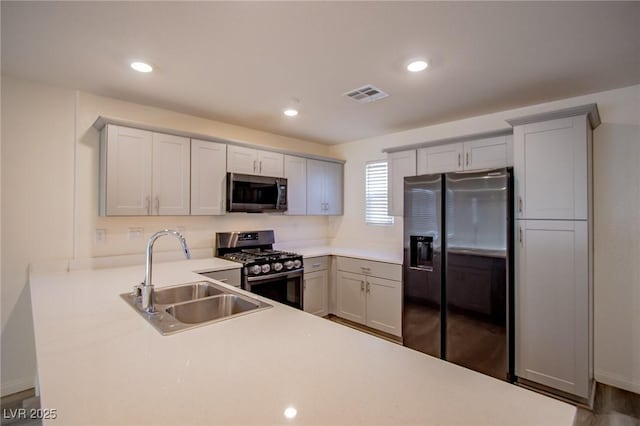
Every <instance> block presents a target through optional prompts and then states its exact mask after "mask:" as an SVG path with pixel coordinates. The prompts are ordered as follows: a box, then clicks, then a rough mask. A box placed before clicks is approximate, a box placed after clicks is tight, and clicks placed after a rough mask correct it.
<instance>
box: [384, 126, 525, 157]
mask: <svg viewBox="0 0 640 426" xmlns="http://www.w3.org/2000/svg"><path fill="white" fill-rule="evenodd" d="M512 134H513V129H500V130H492V131H490V132H483V133H473V134H470V135H463V136H454V137H452V138H444V139H436V140H432V141H426V142H420V143H415V144H411V145H402V146H394V147H391V148H384V149H383V150H382V152H386V153H387V154H391V153H393V152H401V151H409V150H412V149H420V148H427V147H431V146H436V145H446V144H450V143H458V142H469V141H473V140H477V139H487V138H494V137H497V136H506V135H512Z"/></svg>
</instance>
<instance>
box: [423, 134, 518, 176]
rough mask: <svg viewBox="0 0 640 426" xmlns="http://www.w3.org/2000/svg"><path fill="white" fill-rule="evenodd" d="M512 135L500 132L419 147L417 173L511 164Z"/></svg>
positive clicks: (457, 170)
mask: <svg viewBox="0 0 640 426" xmlns="http://www.w3.org/2000/svg"><path fill="white" fill-rule="evenodd" d="M512 146H513V137H512V136H511V135H500V136H494V137H489V138H481V139H474V140H470V141H466V142H458V143H449V144H446V145H438V146H431V147H426V148H420V149H418V159H417V163H418V167H417V171H418V175H424V174H431V173H448V172H460V171H463V170H481V169H497V168H500V167H507V166H510V165H511V164H512Z"/></svg>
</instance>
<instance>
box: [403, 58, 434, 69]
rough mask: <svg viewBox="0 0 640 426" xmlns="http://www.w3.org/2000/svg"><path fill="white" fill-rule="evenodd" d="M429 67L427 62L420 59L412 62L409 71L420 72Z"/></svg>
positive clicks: (408, 66)
mask: <svg viewBox="0 0 640 426" xmlns="http://www.w3.org/2000/svg"><path fill="white" fill-rule="evenodd" d="M428 66H429V64H427V61H423V60H422V59H420V60H416V61H411V62H410V63H409V65H407V70H408V71H411V72H420V71H422V70H425V69H427V67H428Z"/></svg>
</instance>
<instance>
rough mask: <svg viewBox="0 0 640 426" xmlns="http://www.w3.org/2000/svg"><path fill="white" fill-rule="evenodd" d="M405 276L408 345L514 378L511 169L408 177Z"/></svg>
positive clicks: (404, 327) (404, 324)
mask: <svg viewBox="0 0 640 426" xmlns="http://www.w3.org/2000/svg"><path fill="white" fill-rule="evenodd" d="M403 275H404V276H403V283H404V285H403V287H404V289H403V309H402V311H403V312H402V340H403V344H404V345H405V346H407V347H410V348H413V349H416V350H418V351H421V352H424V353H426V354H429V355H433V356H437V357H440V358H442V359H445V360H448V361H451V362H454V363H456V364H459V365H462V366H464V367H467V368H470V369H473V370H476V371H479V372H481V373H484V374H488V375H491V376H493V377H496V378H499V379H503V380H509V381H512V380H513V379H514V376H513V362H514V361H513V359H514V358H513V343H514V339H513V326H512V324H513V309H512V306H513V173H512V169H511V168H504V169H496V170H488V171H481V172H459V173H447V174H434V175H423V176H414V177H407V178H405V181H404V264H403Z"/></svg>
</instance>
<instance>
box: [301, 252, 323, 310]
mask: <svg viewBox="0 0 640 426" xmlns="http://www.w3.org/2000/svg"><path fill="white" fill-rule="evenodd" d="M329 264H330V262H329V257H328V256H319V257H310V258H308V259H304V286H303V293H302V295H303V296H302V297H303V301H302V306H303V308H304V311H305V312H309V313H311V314H314V315H318V316H321V317H323V316H325V315H328V314H329Z"/></svg>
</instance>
